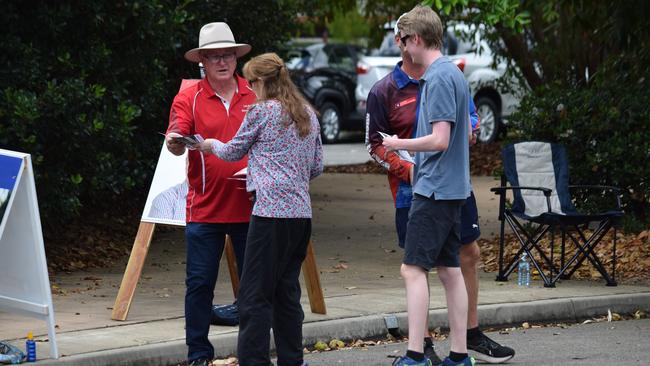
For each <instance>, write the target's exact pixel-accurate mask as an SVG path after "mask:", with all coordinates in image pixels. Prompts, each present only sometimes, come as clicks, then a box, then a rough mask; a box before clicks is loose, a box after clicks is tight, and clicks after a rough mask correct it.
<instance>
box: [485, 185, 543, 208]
mask: <svg viewBox="0 0 650 366" xmlns="http://www.w3.org/2000/svg"><path fill="white" fill-rule="evenodd" d="M522 189H529V190H533V191H542V192H544V196H545V197H546V208H547V209H548V212H552V209H551V193H553V190H551V189H550V188H545V187H527V186H509V187H494V188H490V191H491V192H494V194H497V195H499V196H501V200H502V201H503V199H504V198H505V193H506V191H507V190H512V191H514V190H522Z"/></svg>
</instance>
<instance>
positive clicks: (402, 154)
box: [377, 131, 415, 164]
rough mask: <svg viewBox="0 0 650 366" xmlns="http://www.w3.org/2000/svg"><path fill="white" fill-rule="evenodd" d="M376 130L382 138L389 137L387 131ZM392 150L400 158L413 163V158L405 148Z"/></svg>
mask: <svg viewBox="0 0 650 366" xmlns="http://www.w3.org/2000/svg"><path fill="white" fill-rule="evenodd" d="M377 132H379V135H381V138H382V139H385V138H386V137H390V135H389V134H387V133H383V132H381V131H377ZM394 151H395V153H396V154H397V156H399V158H400V159H402V160H405V161H408V162H409V163H411V164H415V160H413V157H412V156H411V154H409V152H408V151H406V150H394Z"/></svg>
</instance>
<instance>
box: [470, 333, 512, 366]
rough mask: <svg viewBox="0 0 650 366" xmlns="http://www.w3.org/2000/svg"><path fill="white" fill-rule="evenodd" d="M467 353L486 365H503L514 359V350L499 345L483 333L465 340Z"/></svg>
mask: <svg viewBox="0 0 650 366" xmlns="http://www.w3.org/2000/svg"><path fill="white" fill-rule="evenodd" d="M467 353H468V354H469V355H470V356H471V357H474V358H475V359H477V360H481V361H483V362H487V363H503V362H506V361H508V360H510V359H511V358H513V357H515V350H513V349H512V348H510V347H505V346H502V345H500V344H499V343H497V342H495V341H493V340H492V339H490V338H489V337H488V336H486V335H485V334H483V332H481V335H480V336H479V337H475V338H474V339H468V340H467Z"/></svg>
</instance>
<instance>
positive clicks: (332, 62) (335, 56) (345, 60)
mask: <svg viewBox="0 0 650 366" xmlns="http://www.w3.org/2000/svg"><path fill="white" fill-rule="evenodd" d="M323 50H324V51H325V52H326V53H327V56H328V59H329V66H330V67H331V68H333V69H339V70H344V71H351V70H354V68H355V67H356V61H355V59H354V58H353V56H352V53H351V51H350V50H349V49H348V47H347V46H339V45H328V46H325V47H324V48H323Z"/></svg>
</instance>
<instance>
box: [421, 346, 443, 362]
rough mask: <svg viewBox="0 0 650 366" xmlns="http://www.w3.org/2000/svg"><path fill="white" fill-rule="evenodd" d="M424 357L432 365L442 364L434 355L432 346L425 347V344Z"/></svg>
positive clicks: (434, 351)
mask: <svg viewBox="0 0 650 366" xmlns="http://www.w3.org/2000/svg"><path fill="white" fill-rule="evenodd" d="M424 357H426V358H428V359H429V360H430V361H431V364H432V365H440V364H441V363H442V360H441V359H440V357H438V355H437V354H436V350H435V349H434V347H433V345H431V346H427V344H426V343H425V344H424Z"/></svg>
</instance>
